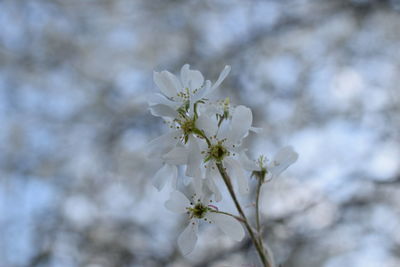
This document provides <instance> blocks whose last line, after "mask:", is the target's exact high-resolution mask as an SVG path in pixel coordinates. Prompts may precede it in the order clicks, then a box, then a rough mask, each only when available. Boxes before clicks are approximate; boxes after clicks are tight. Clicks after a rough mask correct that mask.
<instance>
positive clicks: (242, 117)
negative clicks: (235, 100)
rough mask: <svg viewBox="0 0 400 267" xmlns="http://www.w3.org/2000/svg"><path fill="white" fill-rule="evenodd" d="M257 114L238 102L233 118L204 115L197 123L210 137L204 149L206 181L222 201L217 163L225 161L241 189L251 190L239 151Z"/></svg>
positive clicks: (241, 190)
mask: <svg viewBox="0 0 400 267" xmlns="http://www.w3.org/2000/svg"><path fill="white" fill-rule="evenodd" d="M252 121H253V115H252V112H251V110H250V109H249V108H247V107H245V106H237V107H235V108H234V109H233V111H232V116H229V118H226V119H225V118H221V117H220V121H218V120H215V119H212V118H209V117H208V116H206V115H200V117H199V119H198V120H197V123H196V125H197V126H198V127H199V128H201V129H202V131H204V134H205V136H206V137H207V138H208V142H209V143H207V145H206V146H204V145H203V148H202V151H203V152H202V153H203V156H204V162H205V163H206V165H205V167H206V174H205V178H206V180H207V181H206V184H207V186H208V187H209V189H210V190H211V191H212V192H213V193H214V194H215V197H216V200H217V201H220V200H221V199H222V195H221V193H220V191H219V189H218V187H217V186H216V183H215V181H214V180H215V179H217V178H218V177H220V174H219V172H218V171H217V170H216V169H217V164H219V163H221V164H222V165H223V166H224V167H225V168H226V171H227V173H228V174H229V175H230V176H231V177H233V178H234V179H235V180H236V183H237V186H238V189H239V193H241V194H246V193H248V192H249V186H248V179H247V178H246V177H245V173H244V170H243V168H242V166H241V163H240V161H239V160H238V159H237V156H236V155H237V154H238V153H240V151H241V147H240V145H241V143H242V139H243V138H244V137H246V136H247V134H248V132H249V130H250V129H251V124H252Z"/></svg>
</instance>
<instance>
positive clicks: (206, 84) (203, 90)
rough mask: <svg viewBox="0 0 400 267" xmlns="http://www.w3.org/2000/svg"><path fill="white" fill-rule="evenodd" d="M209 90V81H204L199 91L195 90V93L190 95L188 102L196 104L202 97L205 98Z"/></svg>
mask: <svg viewBox="0 0 400 267" xmlns="http://www.w3.org/2000/svg"><path fill="white" fill-rule="evenodd" d="M210 88H211V82H210V81H209V80H207V81H205V82H204V85H203V87H202V88H201V89H200V90H197V92H195V93H194V92H193V94H191V95H190V97H191V98H190V101H191V102H193V103H195V102H197V101H198V100H200V99H201V98H203V96H206V94H207V92H208V91H209V90H210Z"/></svg>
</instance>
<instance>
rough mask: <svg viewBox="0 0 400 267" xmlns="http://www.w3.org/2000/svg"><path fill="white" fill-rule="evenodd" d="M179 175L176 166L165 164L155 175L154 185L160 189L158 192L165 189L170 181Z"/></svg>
mask: <svg viewBox="0 0 400 267" xmlns="http://www.w3.org/2000/svg"><path fill="white" fill-rule="evenodd" d="M177 175H178V173H177V169H176V167H175V166H171V165H169V164H164V166H162V167H161V168H160V169H159V170H158V171H157V172H156V174H155V175H154V178H153V185H154V187H155V188H157V189H158V191H160V190H161V189H163V187H164V185H165V183H166V182H167V180H168V179H174V177H176V176H177Z"/></svg>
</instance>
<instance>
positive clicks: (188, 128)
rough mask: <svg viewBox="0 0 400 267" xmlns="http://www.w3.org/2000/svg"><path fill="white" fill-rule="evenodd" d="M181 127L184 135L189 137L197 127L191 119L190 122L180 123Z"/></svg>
mask: <svg viewBox="0 0 400 267" xmlns="http://www.w3.org/2000/svg"><path fill="white" fill-rule="evenodd" d="M180 127H181V129H182V131H183V134H184V135H189V134H191V133H192V132H193V130H194V129H195V128H196V125H195V122H194V120H191V119H189V120H185V121H183V122H180Z"/></svg>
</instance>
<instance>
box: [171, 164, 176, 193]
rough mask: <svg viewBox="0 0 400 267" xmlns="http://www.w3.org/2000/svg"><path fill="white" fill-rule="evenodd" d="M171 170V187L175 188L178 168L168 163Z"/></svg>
mask: <svg viewBox="0 0 400 267" xmlns="http://www.w3.org/2000/svg"><path fill="white" fill-rule="evenodd" d="M170 166H171V168H172V169H173V170H172V178H171V188H172V189H174V190H176V188H177V185H178V168H177V167H176V166H174V165H170Z"/></svg>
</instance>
